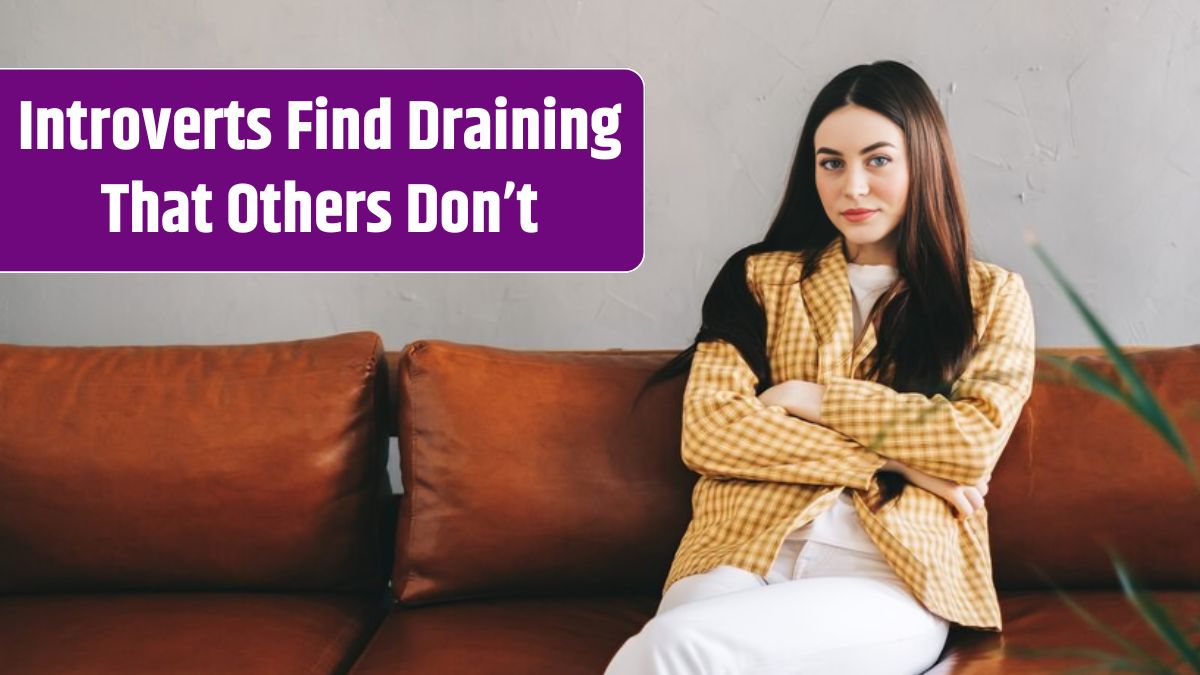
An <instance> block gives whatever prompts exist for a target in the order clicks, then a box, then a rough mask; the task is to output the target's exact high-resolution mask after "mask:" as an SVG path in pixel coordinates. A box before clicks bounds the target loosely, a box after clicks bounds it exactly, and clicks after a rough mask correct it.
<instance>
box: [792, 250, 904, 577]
mask: <svg viewBox="0 0 1200 675" xmlns="http://www.w3.org/2000/svg"><path fill="white" fill-rule="evenodd" d="M846 267H847V269H846V274H847V276H848V277H849V279H850V291H851V295H853V296H854V309H853V313H854V342H858V337H859V334H860V333H861V332H862V330H863V321H864V319H865V318H866V316H867V313H868V312H870V311H871V307H872V306H873V305H874V304H875V301H876V300H877V299H879V296H880V295H881V294H882V293H883V291H884V290H886V289H887V287H888V286H890V285H891V283H892V282H893V281H895V279H896V276H897V275H899V273H900V272H899V270H898V269H897V268H896V267H894V266H892V265H860V264H859V263H847V265H846ZM800 540H810V541H817V542H820V543H822V544H828V545H830V546H840V547H842V548H849V549H853V550H856V551H864V552H867V553H872V554H875V555H879V548H878V547H876V546H875V542H873V541H871V538H870V537H869V536H867V532H866V530H864V529H863V526H862V523H860V522H858V514H856V513H855V512H854V500H853V498H852V497H851V496H850V492H849V491H848V490H843V491H842V494H840V495H838V498H837V501H835V502H834V504H833V506H832V507H830V508H829V510H828V511H826V512H825V513H822V514H821V515H819V516H817V517H816V518H815V519H813V520H812V522H810V523H808V524H807V525H804V526H803V527H799V528H797V529H795V530H793V531H792V532H791V534H789V535H788V537H787V541H800Z"/></svg>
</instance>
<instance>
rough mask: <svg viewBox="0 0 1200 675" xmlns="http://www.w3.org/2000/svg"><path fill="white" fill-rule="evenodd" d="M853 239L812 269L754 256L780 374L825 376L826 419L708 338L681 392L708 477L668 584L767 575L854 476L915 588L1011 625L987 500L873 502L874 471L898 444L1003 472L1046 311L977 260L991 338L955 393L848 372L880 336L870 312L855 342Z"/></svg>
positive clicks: (916, 456) (790, 257)
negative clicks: (964, 508) (738, 572)
mask: <svg viewBox="0 0 1200 675" xmlns="http://www.w3.org/2000/svg"><path fill="white" fill-rule="evenodd" d="M841 241H842V239H841V237H835V238H834V239H833V241H832V242H831V243H830V244H829V245H828V246H827V247H826V248H825V249H824V250H822V251H821V252H820V253H819V255H820V258H821V259H820V263H819V266H818V268H817V270H816V271H815V272H814V273H813V274H812V275H811V276H810V277H809V278H808V279H806V280H804V281H803V282H800V283H797V282H799V280H800V272H801V266H802V260H800V256H799V255H798V254H797V253H796V252H792V251H772V252H767V253H759V254H756V255H752V256H750V258H749V259H748V261H747V264H746V276H747V283H748V284H749V288H750V290H751V292H752V293H753V294H754V296H755V297H756V298H757V300H758V301H759V302H760V303H761V304H762V306H763V308H764V310H765V313H766V316H767V345H766V346H767V354H768V357H769V361H770V364H771V365H770V367H771V376H772V378H773V380H774V382H776V383H779V382H783V381H785V380H790V379H802V380H808V381H811V382H817V383H819V384H824V385H826V386H827V389H826V390H825V396H824V399H823V401H822V404H821V417H822V419H823V420H824V424H816V423H813V422H809V421H807V420H804V419H801V418H799V417H794V416H791V415H789V414H788V413H787V411H786V410H784V408H783V407H782V406H779V405H772V406H765V405H763V403H762V402H761V401H760V400H759V399H758V397H757V396H756V395H755V385H756V384H757V382H758V380H757V378H756V377H755V375H754V373H753V372H752V371H751V369H750V367H749V366H748V365H747V364H746V362H745V361H744V360H743V359H742V357H741V354H740V353H739V352H738V351H737V349H736V348H734V347H733V346H732V345H731V344H730V343H728V342H726V341H724V340H717V341H715V342H702V343H700V344H699V345H697V348H696V352H695V355H694V357H693V360H692V366H691V372H690V375H689V378H688V382H687V386H686V388H685V390H684V402H683V438H682V455H683V462H684V464H685V465H686V466H687V467H688V468H689V469H691V470H692V471H695V472H696V473H698V474H700V479H699V480H698V481H697V482H696V486H695V488H694V490H693V493H692V520H691V522H690V523H689V525H688V528H687V530H686V532H685V533H684V535H683V539H682V540H681V542H680V544H679V548H678V550H677V551H676V554H675V558H674V561H673V562H672V565H671V569H670V571H669V573H668V575H667V580H666V583H665V585H664V586H663V591H664V592H665V591H666V590H667V588H669V587H670V586H671V584H672V583H674V582H675V581H677V580H679V579H681V578H683V577H685V576H688V575H690V574H698V573H702V572H706V571H708V570H710V569H712V568H714V567H716V566H717V565H734V566H736V567H740V568H743V569H746V570H749V571H751V572H754V573H755V574H758V575H766V574H767V572H768V571H769V569H770V567H771V564H772V563H773V562H774V560H775V557H776V555H778V552H779V549H780V546H781V545H782V543H783V540H784V538H785V537H786V536H787V535H788V533H789V532H791V531H792V530H793V529H795V528H797V527H800V526H801V525H804V524H805V523H807V522H809V521H810V520H812V519H813V518H815V517H816V516H818V515H820V514H821V513H822V512H824V511H825V510H826V509H828V508H829V507H831V506H832V505H833V504H834V502H835V500H836V499H837V497H838V495H839V494H840V493H841V491H842V490H843V489H849V490H850V491H851V493H852V495H853V497H854V504H855V510H856V511H857V513H858V517H859V519H860V520H861V521H862V524H863V527H864V528H865V529H866V531H867V533H868V535H869V536H870V537H871V539H872V540H873V541H874V542H875V544H876V545H877V546H878V547H879V549H880V551H881V552H882V553H883V556H884V558H885V559H886V560H887V561H888V563H890V564H891V566H892V568H893V569H894V570H895V571H896V574H897V576H899V577H900V578H901V579H902V580H903V581H904V582H905V583H906V584H907V585H908V587H909V589H910V590H911V591H912V593H913V595H914V596H915V597H916V598H917V599H918V600H920V601H921V602H922V603H923V604H924V605H925V606H926V607H927V608H928V609H929V610H930V611H932V612H933V613H935V614H937V615H939V616H941V617H943V618H946V619H948V620H950V621H953V622H956V623H959V624H962V625H964V626H972V627H976V628H983V629H991V630H1000V628H1001V619H1000V606H999V603H998V602H997V599H996V590H995V586H994V585H993V582H992V565H991V557H990V552H989V549H988V527H987V510H986V508H985V509H979V510H977V511H976V512H975V513H974V514H972V515H971V516H969V517H967V518H966V519H964V520H959V519H957V518H956V517H955V516H954V512H953V510H952V509H951V507H950V506H949V505H948V504H947V503H946V502H945V501H943V500H942V499H941V498H939V497H936V496H934V495H933V494H931V493H929V492H926V491H925V490H922V489H920V488H917V487H915V486H912V485H909V486H906V488H905V490H904V492H903V493H902V494H901V496H900V497H899V498H897V499H895V500H892V501H890V502H888V503H887V504H886V505H885V506H884V507H883V508H882V509H881V510H880V511H879V512H878V513H871V512H870V510H869V509H868V508H867V503H868V502H871V503H873V502H874V500H875V499H876V498H877V497H878V496H879V484H878V482H877V481H876V480H875V472H876V471H877V470H878V469H879V468H880V467H881V466H882V465H883V464H884V461H885V458H889V457H890V458H893V459H896V460H898V461H900V462H903V463H905V464H907V465H909V466H911V467H913V468H915V469H918V470H920V471H924V472H925V473H928V474H931V475H934V476H940V477H942V478H946V479H949V480H952V481H956V482H958V483H962V484H973V483H976V482H978V481H980V480H981V479H983V478H984V477H985V476H988V475H990V474H991V471H992V468H993V467H994V466H995V464H996V460H997V459H998V458H999V456H1000V453H1001V451H1002V450H1003V449H1004V446H1005V445H1006V444H1007V442H1008V438H1009V436H1010V434H1011V433H1012V429H1013V427H1014V426H1015V424H1016V420H1017V417H1018V416H1019V414H1020V412H1021V408H1022V406H1023V405H1024V404H1025V401H1026V400H1027V399H1028V398H1029V394H1030V391H1031V388H1032V386H1033V368H1034V326H1033V311H1032V307H1031V305H1030V301H1029V294H1028V292H1027V291H1026V290H1025V284H1024V281H1023V280H1022V278H1021V276H1020V275H1019V274H1017V273H1015V272H1010V271H1007V270H1005V269H1003V268H1001V267H999V266H997V265H993V264H991V263H986V262H982V261H977V260H976V261H972V262H971V264H970V286H971V299H972V302H973V304H974V307H975V326H976V332H977V335H979V336H981V337H980V339H979V346H978V348H977V350H976V351H975V354H974V356H973V357H972V359H971V361H970V363H969V364H968V366H967V367H966V369H965V370H964V371H963V373H962V375H961V376H960V377H959V379H958V380H956V381H955V382H954V383H953V386H952V388H951V397H950V398H949V399H947V398H946V397H944V396H942V395H940V394H938V395H934V396H932V397H928V396H924V395H921V394H918V393H913V392H905V393H900V392H897V391H895V390H894V389H892V388H890V387H887V386H885V385H883V384H880V383H877V382H871V381H866V380H858V379H852V378H851V377H850V375H851V374H852V373H855V372H864V371H858V370H856V368H857V367H858V366H859V365H860V362H863V361H865V360H866V355H867V354H868V353H869V352H870V351H871V349H872V348H874V346H875V328H874V327H873V326H872V325H871V324H870V323H868V324H867V325H866V327H865V328H864V329H863V334H862V338H861V340H860V341H859V344H858V345H857V347H855V346H854V345H853V344H852V341H853V336H852V335H851V332H852V327H853V325H852V321H853V319H852V315H851V311H852V302H853V298H852V296H851V292H850V286H849V281H848V278H847V276H846V259H845V255H844V253H843V251H842V245H841ZM872 358H874V357H872ZM866 365H870V361H867V363H866Z"/></svg>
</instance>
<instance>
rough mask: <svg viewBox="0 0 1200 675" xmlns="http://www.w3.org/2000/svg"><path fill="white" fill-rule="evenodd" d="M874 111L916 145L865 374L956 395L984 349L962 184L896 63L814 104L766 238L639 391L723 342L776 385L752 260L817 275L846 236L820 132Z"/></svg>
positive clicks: (886, 487)
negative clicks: (838, 222)
mask: <svg viewBox="0 0 1200 675" xmlns="http://www.w3.org/2000/svg"><path fill="white" fill-rule="evenodd" d="M851 104H853V105H857V106H861V107H863V108H867V109H870V110H873V111H875V112H877V113H879V114H881V115H883V116H885V117H887V118H888V119H890V120H891V121H892V122H894V123H895V124H896V125H897V126H898V127H900V129H902V130H903V132H904V137H905V139H906V144H907V146H908V166H909V176H910V180H909V193H908V205H907V208H906V210H905V213H904V215H903V217H902V218H901V219H900V222H899V224H898V225H897V228H898V246H897V252H896V257H897V267H898V268H899V276H898V278H897V280H896V282H895V283H894V284H893V285H892V286H891V287H890V288H888V289H887V290H886V291H885V292H884V293H883V294H882V295H881V296H880V298H879V300H878V301H876V304H875V307H874V308H873V309H872V311H871V313H870V315H869V316H868V319H867V320H870V321H875V322H876V323H875V325H876V338H877V339H876V345H875V348H874V349H873V350H872V352H871V353H870V354H869V355H868V357H867V358H866V359H865V360H864V363H870V364H871V367H870V368H869V369H868V370H867V372H865V373H862V374H856V375H855V376H856V377H859V378H860V379H869V380H874V381H877V382H881V383H883V384H887V385H888V386H890V387H892V388H893V389H895V390H897V391H901V392H919V393H921V394H925V395H927V396H932V395H934V394H938V393H940V394H943V395H945V396H949V394H950V386H951V384H952V383H953V382H954V380H955V379H957V377H958V375H959V374H960V373H961V372H962V369H963V368H964V367H965V365H966V364H967V362H968V361H969V360H970V356H971V354H972V353H973V351H974V349H975V346H976V335H975V330H974V308H973V307H972V304H971V293H970V284H969V269H970V261H971V243H970V237H969V228H968V224H967V215H966V208H965V206H964V200H963V190H962V185H961V183H960V180H959V175H958V168H957V165H956V163H955V160H954V151H953V148H952V146H951V144H950V134H949V132H948V131H947V128H946V121H945V119H944V118H943V116H942V113H941V110H940V109H939V108H938V104H937V99H936V98H934V95H933V93H932V92H931V91H930V89H929V86H928V85H927V84H926V83H925V81H924V80H923V79H922V78H921V76H920V75H919V74H917V72H916V71H914V70H913V69H911V68H909V67H908V66H906V65H904V64H902V63H898V62H896V61H876V62H874V63H871V64H870V65H859V66H854V67H852V68H849V69H847V70H845V71H842V72H841V73H839V74H838V75H837V76H836V77H834V78H833V79H832V80H830V82H829V83H828V84H826V85H825V86H824V87H823V88H822V89H821V91H820V92H818V94H817V96H816V99H815V100H814V101H813V104H812V107H811V108H810V110H809V113H808V117H807V118H806V119H805V122H804V127H803V129H802V131H801V133H800V145H799V147H798V148H797V150H796V156H795V159H794V161H793V163H792V170H791V175H790V177H789V179H788V184H787V188H786V190H785V192H784V197H783V202H782V204H781V206H780V208H779V211H778V213H777V214H776V216H775V219H774V221H773V222H772V223H771V226H770V229H768V230H767V234H766V237H765V238H764V239H763V240H762V241H761V242H758V243H755V244H751V245H749V246H746V247H744V248H742V249H741V250H739V251H737V252H736V253H734V254H733V256H731V257H730V258H729V259H728V260H727V261H726V262H725V264H724V265H723V266H722V268H721V270H720V271H719V272H718V273H717V277H716V279H715V280H714V281H713V284H712V287H711V288H710V289H709V291H708V293H707V295H706V296H705V298H704V304H703V306H702V308H701V324H700V331H699V332H698V333H697V334H696V337H695V339H694V340H693V342H692V345H691V346H689V347H688V348H687V349H684V350H683V351H682V352H680V353H679V354H677V355H676V356H675V357H674V358H672V359H671V360H670V361H668V362H667V363H666V364H664V365H663V366H662V367H661V368H659V369H658V370H657V371H655V372H654V373H652V374H651V375H650V377H649V378H648V379H647V380H646V383H645V384H644V385H643V387H642V391H641V392H639V397H640V395H641V393H642V392H644V391H645V390H646V388H648V387H649V386H651V385H652V384H655V383H657V382H661V381H663V380H668V379H671V378H673V377H676V376H678V375H681V374H685V373H687V372H688V371H689V370H690V369H691V362H692V357H693V355H694V353H695V349H696V345H697V344H699V343H701V342H706V341H712V340H719V339H720V340H726V341H728V342H729V343H731V344H732V345H733V346H735V347H736V348H737V349H738V351H739V352H740V353H741V355H742V358H743V359H744V360H745V361H746V364H747V365H748V366H749V367H750V368H751V370H752V371H753V372H754V374H755V375H756V376H757V377H758V384H757V386H756V388H755V389H756V391H755V393H757V394H761V393H762V392H763V391H765V390H766V389H768V388H769V387H771V386H772V385H773V384H774V383H773V382H772V381H771V369H770V364H769V361H768V357H767V353H766V314H765V312H764V311H763V308H762V307H761V306H759V304H758V302H757V301H756V300H755V298H754V297H753V296H752V295H751V293H750V291H749V289H748V288H747V287H746V268H745V265H746V258H748V257H750V256H751V255H754V254H756V253H762V252H766V251H792V252H795V253H796V254H797V255H798V256H799V259H801V260H803V261H804V265H803V271H802V272H801V278H804V279H806V278H808V277H809V276H811V275H812V273H813V272H815V271H816V263H817V260H818V258H817V255H816V254H817V253H818V252H819V251H821V250H823V249H824V248H825V246H827V245H828V244H829V243H830V242H831V241H833V239H834V238H835V237H840V236H841V233H840V232H838V230H837V228H836V227H834V225H833V223H832V222H830V220H829V217H828V216H827V215H826V214H825V210H824V209H823V208H822V206H821V201H820V197H819V195H818V194H817V188H816V159H815V154H816V150H815V147H814V143H813V137H814V136H815V134H816V130H817V127H818V126H819V125H820V124H821V122H822V121H823V120H824V119H825V117H826V116H828V115H829V114H830V113H832V112H833V111H834V110H837V109H839V108H841V107H843V106H846V105H851ZM880 482H881V485H882V494H883V499H882V500H881V501H880V502H879V503H878V504H876V505H875V508H878V507H879V506H881V505H882V504H883V503H886V502H887V501H889V500H891V499H893V498H895V497H896V496H898V495H899V493H900V491H901V489H902V488H903V480H902V479H901V478H900V477H899V476H898V475H896V474H886V473H885V474H881V475H880Z"/></svg>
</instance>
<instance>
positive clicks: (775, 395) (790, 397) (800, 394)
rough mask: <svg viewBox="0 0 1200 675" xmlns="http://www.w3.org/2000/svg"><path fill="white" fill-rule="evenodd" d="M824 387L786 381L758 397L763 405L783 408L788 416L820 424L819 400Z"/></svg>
mask: <svg viewBox="0 0 1200 675" xmlns="http://www.w3.org/2000/svg"><path fill="white" fill-rule="evenodd" d="M824 397H825V385H823V384H817V383H816V382H808V381H807V380H786V381H784V382H780V383H779V384H777V385H775V386H773V387H770V388H769V389H767V390H766V391H764V392H763V393H761V394H759V395H758V400H760V401H762V403H763V405H778V406H783V408H784V410H787V412H788V414H789V415H794V416H796V417H800V418H803V419H806V420H808V421H810V422H816V423H817V424H821V423H822V421H821V399H822V398H824Z"/></svg>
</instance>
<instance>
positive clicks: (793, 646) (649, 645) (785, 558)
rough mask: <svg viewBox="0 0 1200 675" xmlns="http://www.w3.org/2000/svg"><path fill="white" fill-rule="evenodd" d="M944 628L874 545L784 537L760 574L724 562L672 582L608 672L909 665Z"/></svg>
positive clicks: (637, 674) (917, 662)
mask: <svg viewBox="0 0 1200 675" xmlns="http://www.w3.org/2000/svg"><path fill="white" fill-rule="evenodd" d="M948 630H949V624H948V622H947V621H946V620H945V619H942V618H941V617H939V616H937V615H935V614H932V613H931V612H929V611H928V610H927V609H925V607H924V606H923V605H922V604H921V603H920V602H919V601H917V599H916V598H914V597H913V596H912V595H911V594H910V593H909V592H908V590H907V588H906V587H905V586H904V583H903V582H902V581H901V580H900V579H899V578H898V577H896V575H895V573H894V572H893V571H892V569H891V567H890V566H889V565H888V564H887V562H886V561H885V560H884V559H883V558H882V556H881V555H877V554H871V553H864V552H859V551H855V550H852V549H847V548H840V547H836V546H829V545H826V544H821V543H818V542H806V541H804V540H792V539H788V540H785V541H784V543H783V547H782V548H781V550H780V552H779V556H778V557H777V558H776V559H775V563H774V565H773V566H772V568H771V570H770V571H769V572H768V573H767V576H766V577H760V576H758V575H756V574H754V573H752V572H749V571H747V570H743V569H740V568H737V567H732V566H730V565H721V566H719V567H716V568H714V569H712V570H709V571H708V572H705V573H704V574H694V575H692V576H688V577H684V578H682V579H679V580H678V581H676V582H675V583H673V584H671V587H670V588H668V589H667V592H666V594H665V595H664V596H663V598H662V601H661V603H660V604H659V606H658V613H657V614H656V615H655V616H654V618H652V619H651V620H650V621H648V622H647V623H646V625H645V626H643V627H642V630H641V632H639V633H638V634H637V635H634V636H633V637H630V638H629V639H628V640H626V641H625V644H624V645H622V646H621V649H620V650H618V651H617V653H616V655H615V656H613V658H612V660H611V661H610V662H609V664H608V668H607V669H606V670H605V675H735V674H738V675H741V674H745V675H751V674H753V675H758V674H762V675H775V674H783V673H839V674H841V673H870V674H871V675H877V674H878V675H883V674H886V673H898V674H900V673H903V674H906V675H907V674H911V673H920V672H922V671H924V670H926V669H927V668H929V667H930V666H932V665H933V664H934V663H935V662H936V661H937V658H938V656H939V655H940V653H941V651H942V647H943V646H944V645H945V643H946V634H947V631H948Z"/></svg>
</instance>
